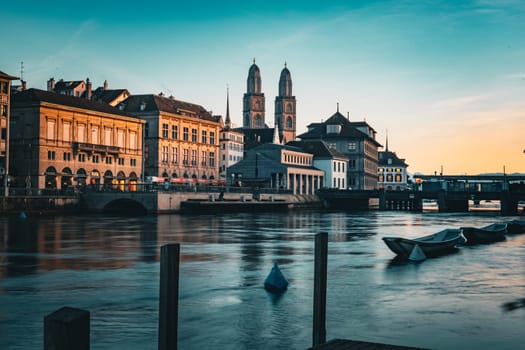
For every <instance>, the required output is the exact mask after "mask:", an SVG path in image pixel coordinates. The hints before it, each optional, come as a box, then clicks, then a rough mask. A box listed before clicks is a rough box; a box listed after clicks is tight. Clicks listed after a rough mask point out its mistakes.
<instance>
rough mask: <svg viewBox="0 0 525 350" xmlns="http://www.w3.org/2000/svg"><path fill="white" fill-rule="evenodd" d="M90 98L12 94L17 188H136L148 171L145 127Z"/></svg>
mask: <svg viewBox="0 0 525 350" xmlns="http://www.w3.org/2000/svg"><path fill="white" fill-rule="evenodd" d="M143 123H144V122H143V121H142V120H140V119H137V118H135V117H133V116H132V115H130V114H128V113H125V112H123V111H120V110H118V109H116V108H113V107H111V106H109V105H106V104H103V103H98V102H93V101H90V100H87V99H83V98H78V97H73V96H67V95H61V94H57V93H53V92H47V91H43V90H38V89H28V90H26V91H23V92H20V93H17V94H15V95H13V96H12V105H11V133H10V135H11V145H12V150H11V152H10V155H11V157H10V159H11V168H10V169H11V174H12V176H13V177H14V183H13V184H12V186H13V187H19V188H20V187H24V188H26V189H27V191H31V189H34V188H38V189H52V190H55V189H56V190H70V189H73V188H75V187H82V186H85V185H91V186H93V187H98V188H105V189H120V190H124V189H125V186H128V188H130V189H133V188H134V186H135V184H136V183H137V182H138V181H139V180H140V177H141V175H142V174H141V172H142V170H141V169H142V138H141V135H142V124H143Z"/></svg>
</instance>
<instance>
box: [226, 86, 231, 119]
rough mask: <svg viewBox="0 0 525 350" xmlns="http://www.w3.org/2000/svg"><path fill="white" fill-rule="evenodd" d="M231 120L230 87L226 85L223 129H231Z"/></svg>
mask: <svg viewBox="0 0 525 350" xmlns="http://www.w3.org/2000/svg"><path fill="white" fill-rule="evenodd" d="M231 123H232V121H231V119H230V87H229V86H228V85H226V120H225V127H226V129H229V128H230V127H231Z"/></svg>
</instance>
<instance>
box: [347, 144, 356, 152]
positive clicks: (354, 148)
mask: <svg viewBox="0 0 525 350" xmlns="http://www.w3.org/2000/svg"><path fill="white" fill-rule="evenodd" d="M348 150H349V151H350V152H355V151H356V150H357V142H348Z"/></svg>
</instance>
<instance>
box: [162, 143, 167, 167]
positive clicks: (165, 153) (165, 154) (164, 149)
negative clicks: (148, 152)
mask: <svg viewBox="0 0 525 350" xmlns="http://www.w3.org/2000/svg"><path fill="white" fill-rule="evenodd" d="M167 162H168V146H162V163H167Z"/></svg>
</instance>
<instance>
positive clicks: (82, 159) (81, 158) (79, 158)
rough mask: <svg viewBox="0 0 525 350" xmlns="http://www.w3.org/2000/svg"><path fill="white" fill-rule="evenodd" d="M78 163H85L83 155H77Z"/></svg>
mask: <svg viewBox="0 0 525 350" xmlns="http://www.w3.org/2000/svg"><path fill="white" fill-rule="evenodd" d="M78 161H79V162H81V163H84V162H85V161H86V155H85V154H79V155H78Z"/></svg>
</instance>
